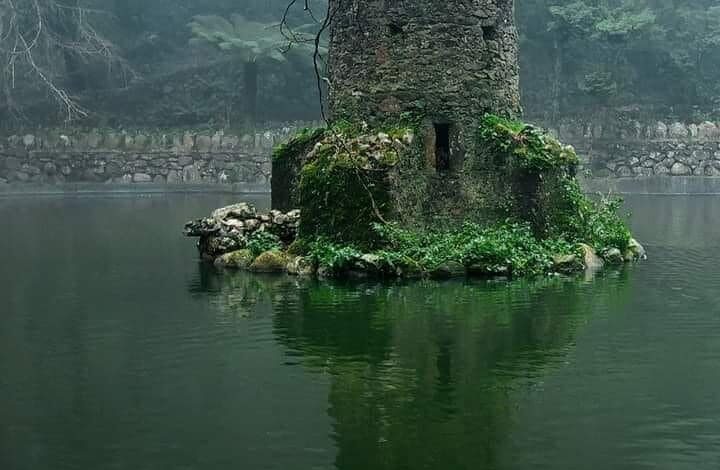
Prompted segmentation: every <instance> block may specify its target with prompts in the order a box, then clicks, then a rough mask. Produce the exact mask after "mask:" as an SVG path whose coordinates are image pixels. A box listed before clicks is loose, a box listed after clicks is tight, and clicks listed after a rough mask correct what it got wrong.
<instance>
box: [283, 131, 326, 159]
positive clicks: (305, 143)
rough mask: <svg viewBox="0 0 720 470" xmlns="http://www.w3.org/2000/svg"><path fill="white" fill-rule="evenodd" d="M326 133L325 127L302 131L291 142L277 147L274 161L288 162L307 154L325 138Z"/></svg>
mask: <svg viewBox="0 0 720 470" xmlns="http://www.w3.org/2000/svg"><path fill="white" fill-rule="evenodd" d="M325 132H326V129H325V128H324V127H319V128H314V129H310V128H305V129H301V130H300V132H298V133H297V134H295V135H294V136H293V137H292V138H291V139H290V140H288V141H287V142H285V143H282V144H280V145H278V146H277V147H275V149H274V150H273V154H272V158H273V160H275V161H279V160H287V159H288V158H293V157H296V156H298V155H302V154H303V153H307V152H308V151H310V149H311V147H312V146H313V145H315V144H316V143H317V142H318V141H319V140H320V139H322V138H323V136H324V135H325Z"/></svg>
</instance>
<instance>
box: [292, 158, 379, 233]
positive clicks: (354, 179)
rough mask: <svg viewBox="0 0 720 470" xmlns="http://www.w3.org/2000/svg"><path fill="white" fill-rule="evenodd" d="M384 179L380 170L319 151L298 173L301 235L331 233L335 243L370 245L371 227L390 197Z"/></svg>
mask: <svg viewBox="0 0 720 470" xmlns="http://www.w3.org/2000/svg"><path fill="white" fill-rule="evenodd" d="M383 179H384V173H383V172H381V171H373V170H371V169H363V168H360V167H358V165H357V163H356V162H355V161H353V160H352V159H351V158H348V157H347V156H344V157H343V156H342V155H340V156H338V155H336V154H335V153H333V152H320V154H319V155H318V157H317V158H316V159H315V160H314V161H312V162H310V163H308V164H306V165H305V166H304V167H303V168H302V171H301V173H300V208H301V210H302V218H301V221H300V234H301V235H302V236H304V237H314V236H318V235H325V236H327V235H328V234H330V233H332V237H333V239H334V240H335V241H338V242H350V241H352V242H356V243H360V244H361V245H365V246H370V245H373V244H374V242H375V234H374V232H373V231H372V230H371V228H370V227H371V225H372V223H373V222H376V221H377V220H378V213H381V214H382V213H384V212H385V210H386V206H387V203H388V199H389V197H390V195H389V193H388V191H387V188H386V187H385V185H384V184H383Z"/></svg>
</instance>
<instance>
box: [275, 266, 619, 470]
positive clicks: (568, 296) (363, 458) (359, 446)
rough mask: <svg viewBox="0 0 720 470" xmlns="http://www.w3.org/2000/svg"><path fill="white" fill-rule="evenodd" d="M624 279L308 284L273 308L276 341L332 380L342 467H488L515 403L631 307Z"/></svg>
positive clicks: (332, 407)
mask: <svg viewBox="0 0 720 470" xmlns="http://www.w3.org/2000/svg"><path fill="white" fill-rule="evenodd" d="M626 275H627V272H626V271H625V272H623V274H622V275H621V276H620V277H619V278H615V277H613V275H612V274H609V275H608V277H605V278H600V279H597V280H596V281H595V282H592V283H587V284H586V283H583V282H582V281H579V280H571V279H562V278H542V279H538V280H535V281H519V282H512V283H488V282H477V283H463V282H446V283H438V282H433V281H422V282H417V283H408V284H402V283H394V284H363V285H357V284H355V285H353V284H346V283H331V282H323V283H310V284H306V285H304V286H303V287H301V288H299V289H297V290H294V291H293V293H292V295H293V298H292V300H286V301H281V300H278V301H277V302H275V303H274V314H275V315H274V322H275V332H276V335H277V337H278V338H279V340H280V341H281V342H282V343H283V344H285V345H286V346H288V347H289V348H291V349H292V350H293V351H294V352H295V354H302V356H303V357H304V364H305V365H306V366H307V367H308V368H309V369H311V370H315V371H318V372H322V373H323V374H326V375H327V376H328V377H331V380H332V384H331V389H330V395H329V400H330V404H329V413H330V415H331V416H332V417H333V418H334V429H335V433H334V435H335V438H336V439H337V444H338V446H339V454H338V457H337V461H336V465H337V466H338V468H343V469H354V468H358V469H361V468H362V469H367V468H374V469H392V468H428V467H433V468H434V465H435V463H436V462H442V463H443V465H442V466H444V467H447V468H470V467H473V466H475V467H478V468H482V466H483V465H488V466H489V465H492V464H493V463H495V460H496V458H497V452H498V450H499V448H500V447H501V442H502V441H503V440H504V438H505V436H506V434H507V433H508V430H509V427H510V426H511V423H512V419H513V413H514V411H513V410H514V409H515V403H514V402H513V400H514V398H513V397H514V394H513V393H512V392H513V391H515V390H517V389H523V388H524V387H526V386H528V385H529V384H532V383H534V382H535V381H538V380H542V377H543V376H544V375H546V374H549V373H551V372H552V370H553V369H554V368H556V367H558V366H561V365H562V364H563V361H564V357H565V356H566V354H567V352H568V349H569V348H571V347H572V345H573V342H574V340H575V337H576V335H577V330H578V328H580V327H581V326H582V325H583V324H585V323H586V321H587V318H588V316H590V315H592V313H593V312H594V311H596V310H602V311H615V310H616V309H617V308H616V307H617V306H616V303H621V302H624V301H625V300H626V296H625V295H624V294H625V293H627V292H628V279H627V277H626ZM410 449H412V450H410Z"/></svg>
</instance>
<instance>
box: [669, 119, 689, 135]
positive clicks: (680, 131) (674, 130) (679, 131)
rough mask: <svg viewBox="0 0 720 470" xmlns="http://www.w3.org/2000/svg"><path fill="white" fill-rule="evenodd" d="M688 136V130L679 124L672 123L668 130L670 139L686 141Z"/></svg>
mask: <svg viewBox="0 0 720 470" xmlns="http://www.w3.org/2000/svg"><path fill="white" fill-rule="evenodd" d="M688 135H689V131H688V128H687V127H686V126H685V124H683V123H681V122H675V123H673V124H672V125H671V126H670V128H669V129H668V137H669V138H671V139H687V138H688Z"/></svg>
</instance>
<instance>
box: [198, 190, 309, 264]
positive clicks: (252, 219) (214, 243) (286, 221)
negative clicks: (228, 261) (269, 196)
mask: <svg viewBox="0 0 720 470" xmlns="http://www.w3.org/2000/svg"><path fill="white" fill-rule="evenodd" d="M299 225H300V211H299V210H293V211H290V212H287V213H283V212H280V211H276V210H271V211H270V212H268V213H266V214H261V213H258V211H257V210H256V209H255V207H254V206H252V205H250V204H247V203H244V202H242V203H239V204H233V205H231V206H227V207H222V208H220V209H217V210H216V211H214V212H213V213H212V215H211V216H210V217H206V218H202V219H198V220H194V221H190V222H188V223H186V224H185V235H186V236H188V237H197V238H199V241H198V249H199V250H200V253H201V255H202V256H203V258H206V259H213V260H214V259H215V258H217V257H219V256H221V255H223V254H225V253H230V252H232V251H237V250H242V249H244V248H246V247H247V244H248V241H249V240H250V238H251V237H252V236H253V235H254V234H255V233H257V232H268V233H271V234H273V235H275V236H277V237H278V238H279V239H280V241H281V242H282V243H284V244H285V245H288V244H290V243H292V242H293V241H294V240H295V238H296V237H297V231H298V226H299Z"/></svg>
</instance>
